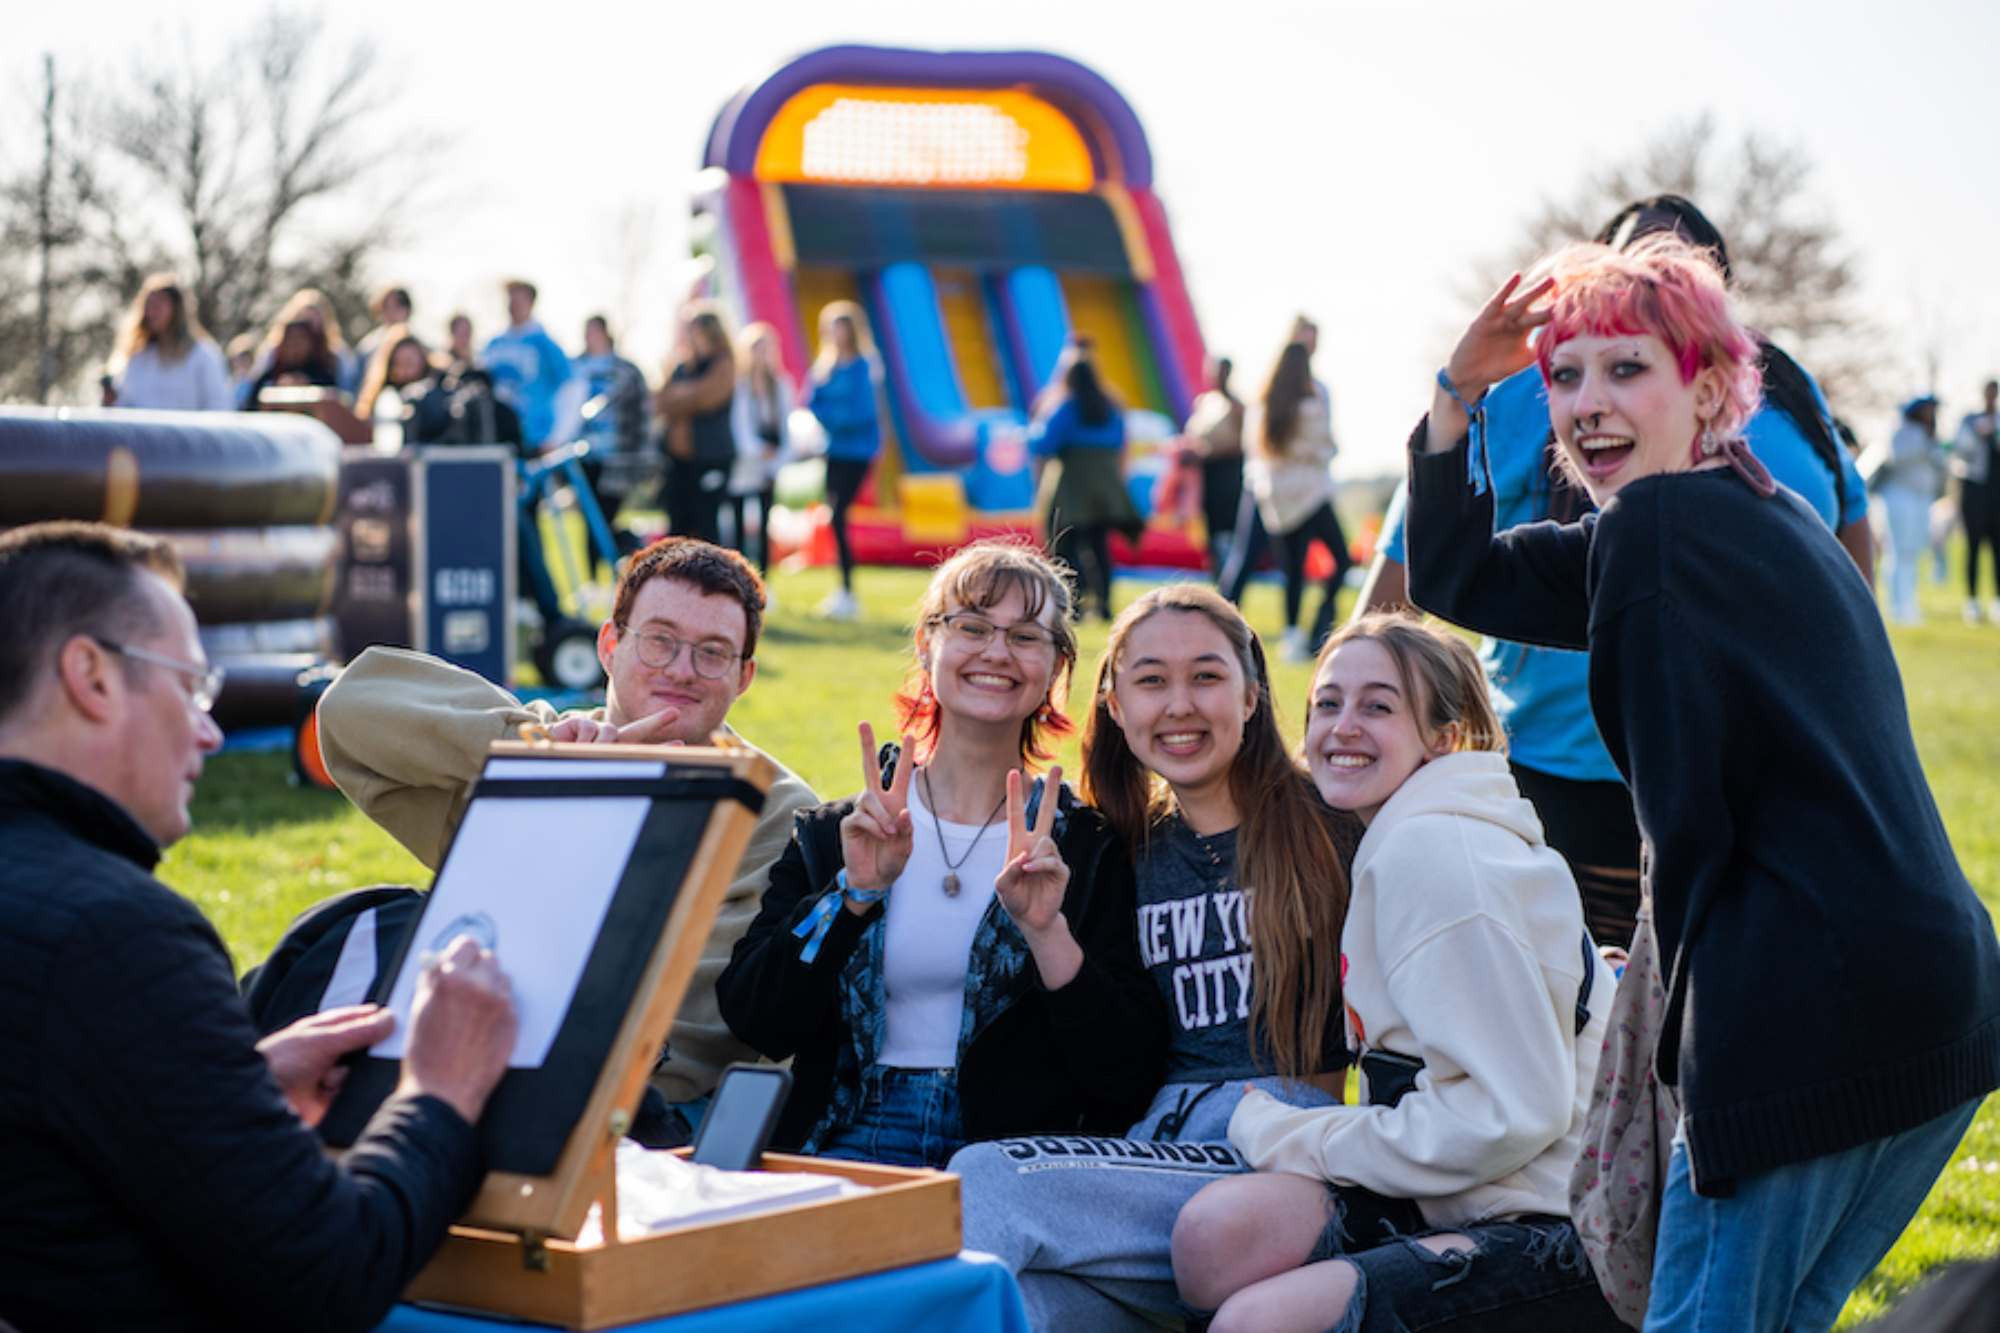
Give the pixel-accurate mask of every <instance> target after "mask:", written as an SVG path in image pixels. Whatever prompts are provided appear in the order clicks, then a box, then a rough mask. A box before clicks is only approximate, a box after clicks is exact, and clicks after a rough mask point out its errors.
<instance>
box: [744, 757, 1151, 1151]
mask: <svg viewBox="0 0 2000 1333" xmlns="http://www.w3.org/2000/svg"><path fill="white" fill-rule="evenodd" d="M1057 799H1058V801H1059V805H1058V807H1057V816H1056V831H1055V839H1056V845H1057V847H1058V848H1059V849H1060V850H1061V852H1062V856H1063V860H1064V861H1065V862H1066V863H1067V864H1068V865H1069V868H1070V882H1069V890H1068V892H1067V894H1066V895H1065V896H1064V899H1063V906H1062V911H1063V915H1064V916H1065V917H1067V918H1068V919H1069V926H1070V931H1071V933H1072V934H1073V935H1074V936H1075V937H1076V941H1077V943H1078V945H1080V946H1081V947H1082V949H1083V957H1084V961H1083V968H1082V970H1081V971H1079V972H1078V973H1077V975H1076V976H1075V977H1074V978H1073V979H1072V980H1071V981H1070V982H1069V984H1068V985H1066V986H1063V987H1062V988H1061V989H1059V990H1049V989H1047V988H1046V987H1044V986H1043V985H1042V983H1041V978H1040V977H1039V976H1038V975H1037V974H1036V971H1035V965H1034V959H1033V957H1032V956H1031V955H1030V954H1029V952H1028V948H1027V943H1026V941H1025V940H1024V939H1023V938H1022V937H1021V933H1020V931H1019V929H1017V928H1016V927H1015V926H1014V923H1013V922H1012V921H1011V920H1010V919H1009V918H1008V916H1007V913H1006V911H1005V909H1003V908H1002V907H1001V906H1000V905H999V903H998V901H997V900H996V901H995V903H994V904H993V905H992V906H991V907H990V908H989V909H988V911H987V915H986V917H985V919H984V920H983V921H982V922H981V924H980V928H979V932H978V934H977V936H976V937H975V938H974V941H973V946H972V957H971V958H970V960H969V961H968V965H967V971H968V977H969V978H971V979H973V980H972V984H969V985H968V987H967V991H966V1004H967V1007H968V1009H969V1010H970V1015H969V1021H968V1023H967V1025H966V1030H965V1031H966V1035H965V1036H964V1037H963V1038H962V1039H961V1042H960V1046H959V1063H958V1091H959V1103H960V1107H961V1111H962V1114H963V1117H964V1130H965V1137H966V1140H967V1141H968V1142H977V1141H979V1140H981V1139H993V1138H1006V1137H1010V1136H1016V1135H1022V1134H1032V1133H1056V1132H1077V1131H1082V1132H1090V1133H1106V1134H1115V1133H1121V1132H1123V1130H1124V1129H1125V1128H1126V1127H1127V1126H1128V1125H1130V1124H1131V1123H1132V1121H1133V1120H1134V1119H1136V1118H1137V1117H1138V1116H1139V1115H1140V1114H1142V1113H1143V1112H1144V1111H1145V1109H1146V1105H1147V1102H1148V1099H1150V1098H1151V1097H1152V1095H1153V1093H1154V1092H1155V1091H1156V1090H1157V1089H1158V1088H1159V1086H1160V1082H1161V1079H1162V1078H1163V1077H1164V1073H1165V1068H1166V1048H1167V1015H1166V1012H1165V1008H1164V1005H1163V1003H1162V1001H1161V999H1160V994H1159V990H1158V988H1157V987H1156V986H1154V984H1153V981H1152V978H1151V977H1150V976H1149V975H1148V973H1147V971H1146V968H1145V966H1144V964H1143V963H1142V962H1141V961H1140V958H1139V947H1138V934H1137V928H1136V924H1135V923H1136V908H1135V902H1134V891H1133V880H1132V864H1131V860H1130V858H1129V856H1128V855H1127V854H1126V851H1125V848H1124V845H1123V844H1122V843H1121V842H1120V840H1119V839H1118V837H1117V836H1116V835H1115V834H1114V833H1113V832H1112V830H1111V827H1110V825H1109V824H1107V823H1106V822H1105V821H1104V817H1103V816H1102V815H1100V814H1098V812H1097V811H1095V810H1093V809H1091V808H1090V807H1088V806H1085V805H1083V804H1082V803H1080V802H1078V801H1077V800H1076V798H1075V797H1074V796H1073V795H1072V794H1071V792H1070V790H1069V788H1068V787H1063V788H1062V789H1061V791H1060V794H1059V796H1058V798H1057ZM853 808H854V802H853V801H852V800H847V801H840V802H836V803H833V804H829V805H822V806H819V807H818V808H816V809H813V810H807V811H805V812H803V813H801V814H800V815H799V817H798V822H797V825H796V827H795V828H794V831H793V835H792V844H791V846H790V847H789V848H787V849H786V851H785V854H784V855H783V856H782V857H780V858H779V860H778V863H777V864H776V865H775V866H773V867H772V868H771V883H770V887H769V888H768V889H766V890H765V893H764V902H763V907H762V909H761V910H760V911H759V912H758V913H757V919H756V920H755V921H754V922H752V923H751V925H750V929H749V931H748V932H747V933H745V935H744V936H743V938H742V939H741V940H740V941H738V942H737V945H736V951H735V953H734V955H733V956H732V957H731V958H730V961H729V966H728V968H727V969H726V970H725V971H724V972H723V974H722V977H721V979H720V980H719V981H717V982H716V987H715V990H716V996H717V998H718V999H719V1000H720V1001H721V1006H722V1016H723V1019H724V1020H725V1021H726V1022H727V1023H728V1024H729V1027H730V1030H731V1031H733V1032H734V1033H735V1034H736V1035H737V1036H738V1037H740V1038H741V1039H742V1040H743V1041H745V1042H747V1043H749V1044H750V1045H751V1046H753V1047H755V1048H756V1049H757V1050H758V1051H760V1052H761V1053H763V1054H764V1055H765V1056H767V1057H769V1058H771V1059H773V1060H783V1059H786V1058H790V1059H791V1061H792V1094H791V1098H790V1100H789V1101H787V1102H786V1104H785V1109H784V1113H783V1115H782V1116H781V1117H780V1118H779V1121H778V1128H777V1130H776V1132H775V1133H774V1134H773V1136H772V1146H773V1147H774V1148H780V1149H797V1148H798V1147H800V1146H801V1145H803V1144H804V1143H805V1142H806V1141H807V1140H808V1138H811V1137H817V1136H823V1135H824V1133H825V1132H826V1130H827V1129H829V1128H831V1127H833V1126H835V1125H837V1124H840V1123H844V1122H845V1121H846V1119H847V1118H848V1117H850V1116H851V1115H852V1114H853V1111H854V1109H855V1102H856V1099H857V1097H858V1093H859V1088H860V1076H861V1073H862V1070H863V1069H864V1068H865V1067H866V1063H867V1061H868V1060H869V1058H870V1056H871V1055H872V1053H874V1052H878V1051H879V1050H880V1038H881V1026H882V1023H881V1019H882V1015H883V1013H884V1012H885V1006H884V1002H883V998H882V973H881V956H882V938H883V934H884V925H885V922H884V917H883V912H882V908H881V905H880V904H877V905H875V906H874V907H871V908H870V909H869V910H868V911H867V912H866V913H863V914H860V915H856V914H855V913H853V912H848V911H836V912H835V913H834V914H833V924H832V928H831V929H830V930H829V932H828V933H827V935H826V938H825V941H824V942H823V944H822V945H821V947H820V949H819V952H818V953H817V955H816V956H815V957H814V958H813V960H812V961H811V962H807V961H806V960H805V959H804V958H803V957H801V952H802V945H801V942H800V940H799V939H798V938H797V936H796V935H795V934H794V933H793V931H794V928H795V927H796V926H797V925H798V924H799V923H800V922H801V921H804V920H805V919H806V918H807V917H809V916H811V915H812V913H813V910H814V908H815V907H816V906H817V905H818V904H819V903H820V901H821V900H822V899H823V898H824V897H825V896H826V895H827V894H829V893H837V892H839V890H838V889H837V888H836V887H835V885H834V877H835V876H836V875H837V874H838V873H839V872H840V869H841V866H842V864H843V862H842V858H841V851H840V821H841V820H842V819H843V818H844V817H845V816H846V815H847V813H848V811H850V810H851V809H853Z"/></svg>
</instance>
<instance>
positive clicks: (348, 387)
mask: <svg viewBox="0 0 2000 1333" xmlns="http://www.w3.org/2000/svg"><path fill="white" fill-rule="evenodd" d="M295 320H304V321H306V322H307V323H308V324H310V325H312V327H313V332H314V334H315V335H316V337H317V339H318V341H321V342H324V343H325V344H326V348H327V351H328V352H329V353H330V354H331V355H332V357H333V367H334V370H333V378H332V379H331V380H328V381H327V382H326V383H327V384H328V386H329V387H332V388H335V389H338V390H340V391H341V392H342V393H343V394H346V395H347V396H348V398H350V399H351V398H352V397H353V396H354V391H355V390H356V389H357V388H359V387H360V385H361V372H362V370H363V367H362V364H361V362H360V360H359V359H358V358H357V357H356V356H355V355H354V349H353V348H352V347H349V346H348V345H347V338H346V336H345V335H344V334H342V332H341V330H340V314H339V312H338V311H336V310H335V309H334V308H333V302H332V301H330V300H328V299H327V295H326V293H325V292H323V291H321V290H320V289H319V288H317V287H301V288H299V289H298V290H297V291H296V292H293V293H292V295H291V297H290V299H289V300H287V301H286V302H285V304H284V306H283V308H282V309H280V310H279V311H278V317H277V318H276V319H274V320H272V321H271V327H270V328H269V329H268V330H267V331H266V332H265V334H264V341H263V343H262V345H261V346H259V348H258V349H257V364H256V365H255V366H254V367H252V369H251V377H252V378H253V379H262V378H263V376H264V375H265V374H266V372H268V371H269V370H270V369H271V362H272V361H273V360H274V359H276V357H277V355H278V344H279V343H280V342H281V341H282V340H283V339H284V336H285V327H286V326H287V325H289V324H291V323H292V322H293V321H295ZM290 382H291V383H298V382H299V381H296V380H294V381H290ZM313 382H314V383H317V382H318V381H313ZM244 406H245V407H246V408H247V407H250V406H253V404H252V403H250V402H246V403H244Z"/></svg>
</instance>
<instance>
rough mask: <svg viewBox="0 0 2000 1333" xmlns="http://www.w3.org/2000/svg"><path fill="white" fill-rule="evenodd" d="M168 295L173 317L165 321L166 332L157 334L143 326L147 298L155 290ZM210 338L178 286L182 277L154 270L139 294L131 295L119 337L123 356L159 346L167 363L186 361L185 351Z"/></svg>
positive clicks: (162, 358) (185, 294)
mask: <svg viewBox="0 0 2000 1333" xmlns="http://www.w3.org/2000/svg"><path fill="white" fill-rule="evenodd" d="M156 292H157V293H159V294H160V295H162V296H165V297H166V298H167V301H168V303H169V304H171V305H172V306H173V308H174V317H173V319H172V321H171V322H169V323H168V325H167V328H166V332H164V333H162V334H160V336H159V337H157V338H155V337H154V336H153V331H152V330H151V329H149V328H147V327H146V300H147V298H148V297H150V296H152V295H153V294H154V293H156ZM207 341H209V337H208V330H207V329H204V328H203V327H202V326H201V320H200V318H199V317H198V316H197V315H196V314H195V310H194V301H193V299H192V298H191V297H189V295H188V294H187V288H185V287H183V286H181V280H180V279H179V278H177V277H175V276H174V275H173V274H171V273H154V274H152V275H150V276H149V277H147V279H146V281H145V282H143V283H141V284H140V286H139V294H138V295H137V296H135V297H133V298H132V309H131V311H130V313H129V314H128V315H127V316H126V324H125V334H124V337H123V338H121V339H120V344H121V346H122V347H123V348H124V353H125V359H126V360H127V361H130V360H131V359H132V358H133V357H135V356H137V355H139V353H141V352H143V351H145V350H146V348H147V347H148V346H154V347H158V348H159V349H160V359H161V360H163V361H166V362H168V363H170V364H172V363H178V362H180V361H182V360H185V359H186V357H187V354H188V352H189V351H190V350H191V349H192V348H193V347H194V345H195V344H196V343H198V342H207Z"/></svg>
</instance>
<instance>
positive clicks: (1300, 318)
mask: <svg viewBox="0 0 2000 1333" xmlns="http://www.w3.org/2000/svg"><path fill="white" fill-rule="evenodd" d="M1286 342H1287V344H1288V345H1289V344H1290V343H1300V344H1302V345H1303V346H1304V347H1305V349H1306V360H1307V362H1308V363H1310V362H1311V360H1312V357H1313V354H1314V353H1315V352H1317V351H1318V350H1319V325H1317V324H1315V323H1313V322H1312V320H1310V319H1308V318H1307V317H1306V316H1304V315H1296V316H1294V317H1293V319H1292V334H1291V337H1290V338H1288V339H1287V340H1286ZM1307 373H1308V374H1311V369H1310V366H1308V370H1307ZM1312 386H1313V392H1314V393H1315V394H1317V395H1318V396H1319V401H1320V405H1321V406H1322V407H1324V408H1325V409H1326V419H1327V420H1328V421H1329V422H1331V421H1332V420H1333V395H1332V394H1330V393H1328V392H1327V388H1326V382H1325V381H1324V380H1321V379H1319V378H1318V377H1317V376H1314V377H1313V380H1312ZM1243 439H1244V444H1245V449H1246V454H1245V462H1244V468H1243V471H1244V491H1243V497H1242V499H1241V500H1240V501H1239V502H1238V504H1237V506H1236V529H1235V539H1234V540H1233V541H1232V542H1231V543H1230V548H1229V563H1228V565H1227V567H1225V568H1224V570H1223V571H1222V576H1221V578H1220V579H1219V580H1218V582H1217V585H1216V586H1217V587H1218V588H1219V589H1220V590H1221V592H1222V595H1223V596H1224V597H1227V598H1228V599H1229V600H1230V601H1232V602H1234V603H1236V605H1237V606H1239V607H1240V606H1242V605H1243V589H1244V588H1245V587H1247V586H1248V585H1249V583H1250V576H1251V575H1252V574H1254V573H1256V572H1257V562H1258V561H1260V560H1262V559H1263V558H1264V551H1265V549H1266V548H1267V547H1269V546H1270V544H1271V534H1270V533H1269V532H1268V531H1266V530H1265V527H1264V516H1263V512H1262V511H1261V510H1260V509H1258V507H1257V497H1256V495H1255V494H1254V493H1252V492H1251V491H1250V489H1249V474H1250V472H1251V471H1252V469H1253V468H1254V466H1255V463H1254V461H1253V460H1251V459H1250V458H1249V456H1248V453H1247V449H1248V445H1249V440H1250V437H1249V435H1248V434H1245V435H1244V437H1243Z"/></svg>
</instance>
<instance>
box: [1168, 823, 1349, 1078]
mask: <svg viewBox="0 0 2000 1333" xmlns="http://www.w3.org/2000/svg"><path fill="white" fill-rule="evenodd" d="M1137 871H1138V902H1139V956H1140V957H1141V958H1142V959H1144V960H1145V963H1146V966H1147V968H1148V969H1149V970H1150V971H1151V972H1152V974H1153V981H1154V983H1155V984H1156V985H1158V986H1159V988H1160V994H1161V995H1162V996H1164V997H1165V998H1166V1002H1167V1013H1168V1019H1169V1022H1171V1023H1172V1025H1173V1039H1172V1043H1171V1045H1170V1047H1169V1048H1168V1052H1167V1081H1168V1082H1169V1083H1218V1082H1225V1081H1229V1080H1233V1079H1241V1078H1255V1077H1257V1076H1259V1075H1263V1074H1269V1073H1272V1072H1273V1071H1274V1069H1275V1065H1274V1064H1273V1062H1272V1060H1271V1054H1270V1051H1269V1050H1268V1049H1267V1048H1265V1047H1264V1046H1263V1043H1261V1042H1260V1043H1259V1049H1258V1050H1257V1051H1256V1052H1255V1054H1253V1053H1252V1051H1251V1044H1250V996H1251V971H1250V913H1249V908H1248V904H1247V902H1246V901H1245V898H1244V894H1243V890H1242V888H1241V887H1240V886H1239V885H1238V884H1237V883H1236V830H1234V829H1231V830H1229V831H1228V832H1226V833H1218V834H1215V835H1214V836H1212V837H1206V838H1204V837H1201V836H1199V835H1197V834H1196V833H1195V832H1194V831H1193V830H1192V829H1190V828H1189V827H1188V826H1187V825H1186V824H1185V823H1184V822H1182V820H1181V819H1180V818H1179V816H1175V817H1172V818H1170V819H1168V820H1167V821H1166V822H1164V823H1163V824H1161V825H1160V826H1159V827H1158V828H1157V829H1155V830H1154V831H1153V836H1152V838H1151V839H1149V840H1148V841H1147V843H1146V846H1145V850H1144V851H1143V853H1142V854H1141V855H1140V858H1139V864H1138V867H1137ZM1327 1026H1328V1045H1329V1047H1330V1048H1331V1049H1330V1050H1329V1051H1328V1063H1327V1064H1326V1065H1325V1066H1324V1067H1325V1068H1328V1069H1335V1068H1339V1067H1341V1066H1343V1065H1345V1064H1346V1063H1347V1059H1346V1055H1345V1053H1344V1052H1343V1051H1342V1049H1341V1046H1340V1023H1339V1021H1338V1016H1337V1015H1336V1017H1335V1021H1333V1022H1331V1023H1329V1024H1328V1025H1327Z"/></svg>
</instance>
